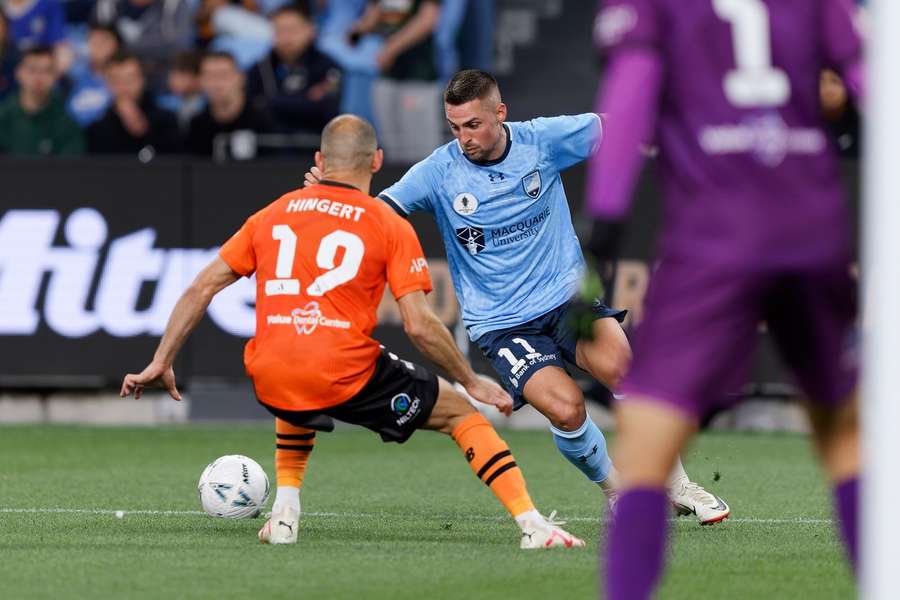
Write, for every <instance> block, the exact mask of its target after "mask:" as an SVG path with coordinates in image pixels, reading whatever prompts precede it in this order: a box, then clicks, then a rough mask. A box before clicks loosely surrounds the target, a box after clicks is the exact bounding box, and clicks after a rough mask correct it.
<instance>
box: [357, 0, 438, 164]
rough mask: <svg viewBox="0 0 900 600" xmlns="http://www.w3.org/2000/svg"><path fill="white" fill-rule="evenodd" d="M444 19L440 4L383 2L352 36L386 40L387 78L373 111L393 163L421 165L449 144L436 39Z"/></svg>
mask: <svg viewBox="0 0 900 600" xmlns="http://www.w3.org/2000/svg"><path fill="white" fill-rule="evenodd" d="M440 15H441V5H440V2H438V1H437V0H377V1H372V2H370V3H369V5H368V7H367V8H366V12H365V13H364V14H363V16H362V18H361V19H360V20H359V21H358V22H357V24H356V25H355V26H354V28H353V31H352V33H353V34H356V35H362V34H365V33H369V32H372V33H376V34H379V35H381V36H383V37H384V46H382V48H381V50H380V51H379V52H378V55H377V56H375V63H376V65H377V66H378V70H379V71H380V72H381V74H382V77H380V78H379V79H378V80H376V81H375V84H374V85H373V87H372V107H373V111H374V114H375V122H376V124H377V126H378V130H379V140H380V141H381V143H382V145H383V146H384V150H385V159H386V160H389V161H390V162H393V163H412V162H416V161H418V160H420V159H422V158H423V157H425V156H427V155H428V154H429V153H430V152H431V151H432V150H433V149H434V148H435V147H436V146H439V145H440V144H441V142H442V141H443V140H444V125H443V121H444V118H443V112H442V108H441V84H440V83H439V82H438V81H437V67H436V65H435V45H434V40H433V35H434V32H435V29H436V28H437V25H438V20H439V19H440ZM410 122H414V123H416V127H415V129H411V128H410V127H409V123H410Z"/></svg>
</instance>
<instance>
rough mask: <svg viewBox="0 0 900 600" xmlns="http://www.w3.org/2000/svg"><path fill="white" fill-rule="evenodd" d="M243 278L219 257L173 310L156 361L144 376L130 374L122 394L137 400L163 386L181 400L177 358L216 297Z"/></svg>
mask: <svg viewBox="0 0 900 600" xmlns="http://www.w3.org/2000/svg"><path fill="white" fill-rule="evenodd" d="M239 277H240V275H238V274H237V273H235V272H234V271H232V270H231V267H229V266H228V265H227V264H226V263H225V261H224V260H222V259H221V258H220V257H218V256H216V258H214V259H213V261H212V262H211V263H209V265H207V266H206V268H204V269H203V270H202V271H201V272H200V274H199V275H197V277H196V278H195V279H194V282H193V283H192V284H191V286H190V287H189V288H188V289H187V290H185V292H184V293H183V294H182V295H181V298H179V299H178V303H177V304H175V308H174V309H172V314H171V315H170V316H169V322H168V324H167V325H166V331H165V333H163V337H162V340H160V342H159V347H158V348H157V349H156V354H154V355H153V361H152V362H151V363H150V364H149V365H147V368H145V369H144V370H143V371H141V372H140V373H129V374H128V375H126V376H125V380H124V381H123V382H122V390H121V392H120V395H121V396H122V397H123V398H124V397H125V396H128V395H130V394H131V393H132V392H133V393H134V397H135V399H138V398H140V397H141V392H142V390H143V388H145V387H161V388H163V389H165V390H166V391H167V392H169V395H170V396H172V398H174V399H175V400H181V394H179V393H178V388H177V387H176V385H175V371H174V370H173V369H172V364H173V363H174V362H175V356H176V355H177V354H178V351H179V350H180V349H181V347H182V346H183V345H184V342H185V340H186V339H187V337H188V335H190V333H191V331H193V330H194V327H196V326H197V323H199V322H200V319H202V318H203V315H204V314H205V313H206V308H207V307H208V306H209V303H210V302H211V301H212V299H213V296H215V295H216V294H217V293H219V292H220V291H221V290H223V289H224V288H226V287H228V286H229V285H231V284H232V283H234V282H235V281H237V280H238V278H239Z"/></svg>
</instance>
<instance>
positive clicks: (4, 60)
mask: <svg viewBox="0 0 900 600" xmlns="http://www.w3.org/2000/svg"><path fill="white" fill-rule="evenodd" d="M18 62H19V51H18V50H17V49H16V46H15V44H14V43H13V41H12V37H11V35H10V31H9V22H8V21H7V20H6V15H5V14H4V13H3V12H2V11H0V100H3V99H4V98H6V96H7V95H8V94H10V93H12V92H14V91H15V89H16V64H17V63H18Z"/></svg>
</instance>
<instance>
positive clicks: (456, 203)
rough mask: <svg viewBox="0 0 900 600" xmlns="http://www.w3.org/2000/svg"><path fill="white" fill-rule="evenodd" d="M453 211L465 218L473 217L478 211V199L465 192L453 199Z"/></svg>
mask: <svg viewBox="0 0 900 600" xmlns="http://www.w3.org/2000/svg"><path fill="white" fill-rule="evenodd" d="M453 210H455V211H456V212H457V213H458V214H461V215H463V216H467V215H471V214H472V213H473V212H475V211H476V210H478V198H476V197H475V194H471V193H469V192H463V193H462V194H459V195H458V196H456V198H454V199H453Z"/></svg>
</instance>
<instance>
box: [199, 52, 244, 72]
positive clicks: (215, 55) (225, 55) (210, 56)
mask: <svg viewBox="0 0 900 600" xmlns="http://www.w3.org/2000/svg"><path fill="white" fill-rule="evenodd" d="M207 60H227V61H229V62H230V63H231V64H232V65H234V68H235V69H237V70H238V71H240V70H241V67H240V65H238V62H237V59H235V58H234V55H233V54H231V53H230V52H225V51H224V50H210V51H209V52H205V53H204V54H203V58H201V59H200V65H201V67H202V66H203V63H205V62H206V61H207Z"/></svg>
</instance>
